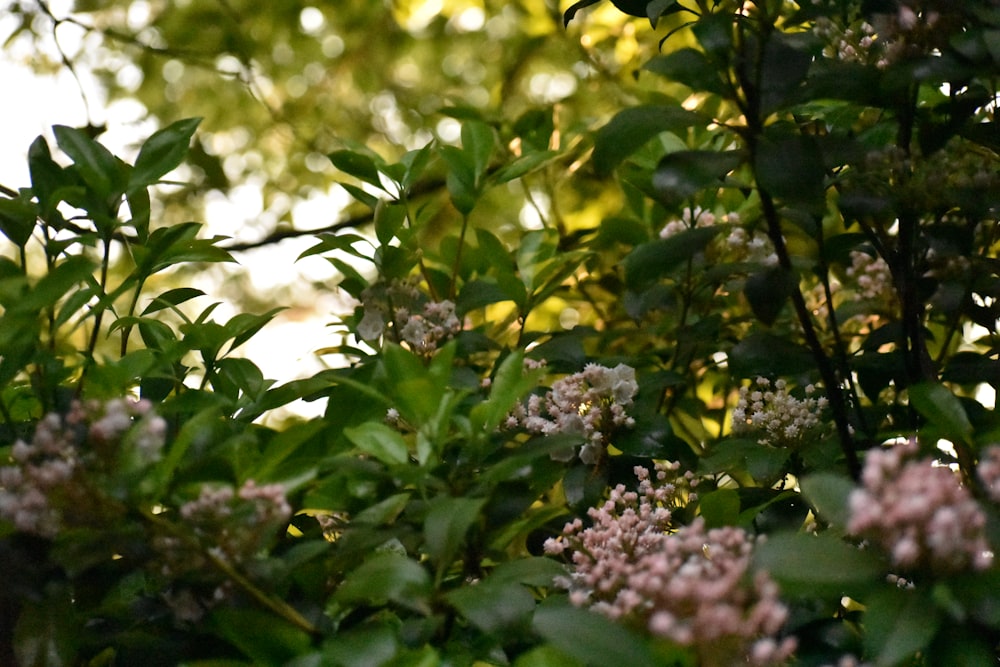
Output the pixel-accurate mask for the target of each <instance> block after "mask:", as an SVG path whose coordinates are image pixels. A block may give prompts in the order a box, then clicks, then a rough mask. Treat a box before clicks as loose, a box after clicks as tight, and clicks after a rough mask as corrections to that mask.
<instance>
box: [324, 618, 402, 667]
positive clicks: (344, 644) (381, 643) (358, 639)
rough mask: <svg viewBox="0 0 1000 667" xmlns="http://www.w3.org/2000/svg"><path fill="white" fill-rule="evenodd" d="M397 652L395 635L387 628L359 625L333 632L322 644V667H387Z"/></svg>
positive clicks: (383, 626)
mask: <svg viewBox="0 0 1000 667" xmlns="http://www.w3.org/2000/svg"><path fill="white" fill-rule="evenodd" d="M398 651H399V642H398V640H397V639H396V633H395V632H394V631H393V630H392V629H391V628H390V627H389V626H387V625H363V626H361V627H357V628H351V629H349V630H346V631H341V632H337V633H335V634H334V636H333V637H332V638H331V639H330V640H328V641H327V642H326V643H325V644H323V662H322V663H321V664H323V665H337V666H338V667H375V666H377V665H388V664H390V661H391V660H392V659H393V658H394V657H395V656H396V653H397V652H398Z"/></svg>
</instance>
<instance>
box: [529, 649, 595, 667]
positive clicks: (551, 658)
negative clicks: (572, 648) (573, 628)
mask: <svg viewBox="0 0 1000 667" xmlns="http://www.w3.org/2000/svg"><path fill="white" fill-rule="evenodd" d="M582 666H583V663H582V662H580V661H579V660H577V659H576V658H573V657H570V656H569V655H568V654H566V653H565V652H563V651H560V650H559V649H557V648H556V647H555V646H551V645H549V644H545V645H544V646H539V647H538V648H534V649H532V650H530V651H528V652H527V653H522V654H521V655H520V656H518V658H517V660H516V661H515V662H514V667H582Z"/></svg>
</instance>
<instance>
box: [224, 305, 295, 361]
mask: <svg viewBox="0 0 1000 667" xmlns="http://www.w3.org/2000/svg"><path fill="white" fill-rule="evenodd" d="M282 310H284V307H278V308H272V309H271V310H269V311H267V312H266V313H261V314H260V315H254V314H253V313H239V314H237V315H234V316H233V317H232V318H231V319H230V320H229V321H228V322H226V323H225V325H224V328H225V330H226V334H227V335H229V336H230V337H231V338H232V339H233V343H232V345H230V346H229V351H230V352H231V351H233V350H235V349H236V348H238V347H239V346H240V345H242V344H243V343H245V342H247V341H248V340H250V339H251V338H252V337H253V336H254V334H256V333H257V332H258V331H260V330H261V329H263V328H264V326H265V325H266V324H267V323H268V322H270V321H271V320H272V319H274V316H275V315H277V314H278V313H280V312H281V311H282Z"/></svg>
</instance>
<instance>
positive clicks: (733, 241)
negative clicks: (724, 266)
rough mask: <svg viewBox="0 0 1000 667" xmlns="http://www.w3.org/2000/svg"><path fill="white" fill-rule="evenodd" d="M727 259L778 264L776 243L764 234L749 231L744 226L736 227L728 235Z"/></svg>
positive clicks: (764, 264) (765, 264) (771, 264)
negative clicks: (775, 249)
mask: <svg viewBox="0 0 1000 667" xmlns="http://www.w3.org/2000/svg"><path fill="white" fill-rule="evenodd" d="M725 256H726V259H727V261H731V262H751V263H754V264H761V265H763V266H768V267H775V266H778V255H777V254H776V253H775V251H774V244H772V243H771V240H770V239H769V238H767V236H765V235H764V234H761V233H759V232H754V231H747V230H746V229H744V228H743V227H734V228H733V230H732V231H731V232H729V236H727V237H726V252H725Z"/></svg>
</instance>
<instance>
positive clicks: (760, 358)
mask: <svg viewBox="0 0 1000 667" xmlns="http://www.w3.org/2000/svg"><path fill="white" fill-rule="evenodd" d="M729 368H730V371H731V372H732V374H733V377H739V378H755V377H757V376H760V375H763V376H772V375H797V374H798V373H804V372H808V371H810V370H813V369H814V368H815V365H814V363H813V358H812V355H811V354H810V353H809V350H807V349H806V348H805V347H802V346H800V345H796V344H795V343H793V342H791V341H789V340H788V339H787V338H782V337H780V336H775V335H772V334H766V333H759V334H751V335H750V336H747V337H746V338H744V339H743V340H741V341H740V342H739V343H737V344H736V345H735V346H734V347H733V349H732V350H730V352H729Z"/></svg>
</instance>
